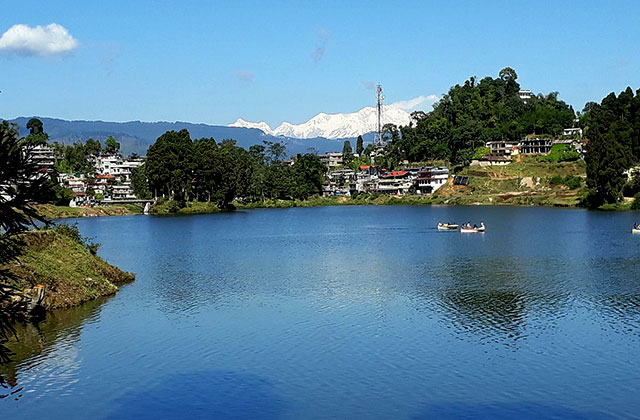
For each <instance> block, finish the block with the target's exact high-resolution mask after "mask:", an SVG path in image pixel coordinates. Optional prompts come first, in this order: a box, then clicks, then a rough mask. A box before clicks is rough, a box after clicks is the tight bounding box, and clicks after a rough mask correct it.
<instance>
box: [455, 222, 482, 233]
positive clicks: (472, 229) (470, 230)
mask: <svg viewBox="0 0 640 420" xmlns="http://www.w3.org/2000/svg"><path fill="white" fill-rule="evenodd" d="M485 230H486V227H485V225H484V223H483V222H480V226H477V227H471V226H469V225H466V226H465V225H463V226H462V227H461V228H460V232H462V233H482V232H484V231H485Z"/></svg>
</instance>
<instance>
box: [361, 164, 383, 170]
mask: <svg viewBox="0 0 640 420" xmlns="http://www.w3.org/2000/svg"><path fill="white" fill-rule="evenodd" d="M379 167H380V166H379V165H360V170H361V171H365V170H367V169H369V168H379Z"/></svg>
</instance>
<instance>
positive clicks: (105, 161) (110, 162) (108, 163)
mask: <svg viewBox="0 0 640 420" xmlns="http://www.w3.org/2000/svg"><path fill="white" fill-rule="evenodd" d="M122 161H123V160H122V156H119V155H101V156H98V157H97V158H96V170H97V171H98V173H100V174H102V175H115V174H114V173H113V171H114V170H115V167H116V166H118V165H120V164H122Z"/></svg>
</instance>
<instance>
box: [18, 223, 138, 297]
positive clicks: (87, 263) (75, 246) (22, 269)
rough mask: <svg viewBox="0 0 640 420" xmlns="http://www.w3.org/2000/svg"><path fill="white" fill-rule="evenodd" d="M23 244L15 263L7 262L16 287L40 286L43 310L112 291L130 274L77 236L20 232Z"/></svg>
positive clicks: (132, 277)
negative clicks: (88, 246)
mask: <svg viewBox="0 0 640 420" xmlns="http://www.w3.org/2000/svg"><path fill="white" fill-rule="evenodd" d="M21 239H22V240H23V241H24V242H25V243H26V248H25V250H24V253H23V255H21V256H20V257H19V260H18V261H17V262H14V263H11V264H9V265H7V266H6V267H5V268H8V269H9V270H10V272H11V273H12V274H13V275H14V276H15V279H14V280H12V281H13V284H11V285H12V286H15V287H17V288H18V289H19V290H26V289H31V288H33V287H34V286H36V285H43V286H44V288H45V298H44V302H43V305H44V307H45V308H46V309H55V308H67V307H71V306H76V305H79V304H80V303H83V302H86V301H89V300H93V299H97V298H99V297H101V296H107V295H111V294H114V293H115V292H117V291H118V286H120V285H122V284H125V283H128V282H131V281H133V279H134V275H133V274H131V273H127V272H124V271H122V270H120V269H118V268H117V267H114V266H112V265H111V264H109V263H107V262H106V261H104V260H102V259H101V258H99V257H97V256H95V255H93V254H92V253H91V252H89V250H88V249H87V247H86V246H84V245H83V244H81V243H80V242H79V241H78V240H77V239H74V238H72V237H71V236H68V235H66V234H63V233H60V232H58V231H54V230H41V231H32V232H28V233H25V234H23V235H21Z"/></svg>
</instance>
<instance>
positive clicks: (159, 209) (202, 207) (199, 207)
mask: <svg viewBox="0 0 640 420" xmlns="http://www.w3.org/2000/svg"><path fill="white" fill-rule="evenodd" d="M218 212H220V209H219V208H218V206H216V205H215V204H214V203H201V202H198V201H187V202H186V203H185V207H180V205H179V204H178V202H177V201H173V200H163V201H158V203H156V204H154V205H153V206H151V209H150V210H149V213H151V214H157V215H167V214H209V213H218Z"/></svg>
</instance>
